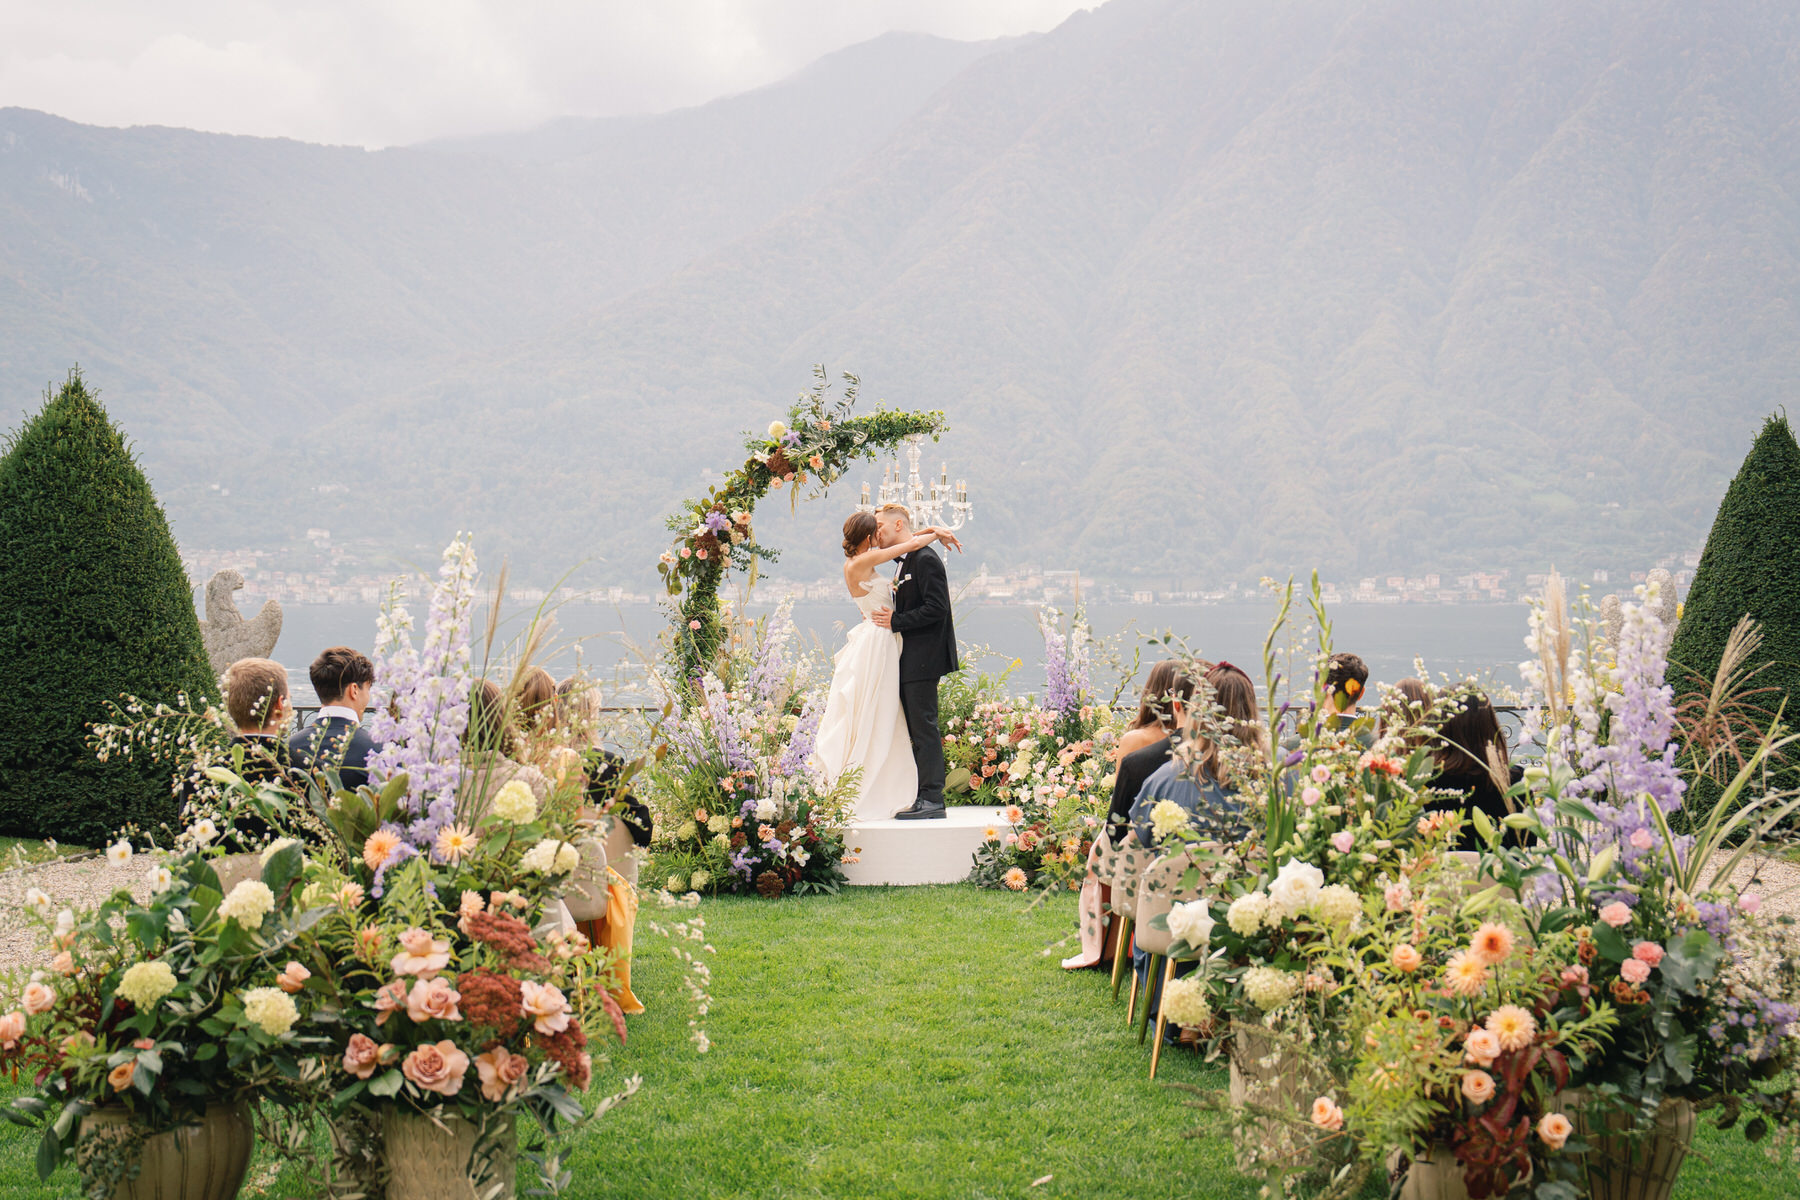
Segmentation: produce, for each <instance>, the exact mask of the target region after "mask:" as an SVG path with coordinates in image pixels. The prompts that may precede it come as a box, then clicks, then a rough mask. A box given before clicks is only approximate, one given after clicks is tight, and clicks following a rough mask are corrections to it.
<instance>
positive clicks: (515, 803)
mask: <svg viewBox="0 0 1800 1200" xmlns="http://www.w3.org/2000/svg"><path fill="white" fill-rule="evenodd" d="M493 813H494V815H495V816H496V817H499V818H500V819H501V820H502V821H510V822H512V823H513V824H514V825H525V824H529V823H530V822H531V821H532V820H533V819H535V818H536V817H537V797H536V796H534V795H532V794H531V788H530V787H529V786H527V785H526V783H525V781H524V780H522V779H511V780H508V781H507V783H506V786H505V787H503V788H501V789H500V791H499V792H498V793H496V794H495V796H494V804H493Z"/></svg>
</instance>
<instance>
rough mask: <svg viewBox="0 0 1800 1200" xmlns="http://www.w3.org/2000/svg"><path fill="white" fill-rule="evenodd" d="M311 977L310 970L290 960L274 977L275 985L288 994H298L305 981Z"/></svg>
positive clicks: (304, 985)
mask: <svg viewBox="0 0 1800 1200" xmlns="http://www.w3.org/2000/svg"><path fill="white" fill-rule="evenodd" d="M311 978H312V972H311V971H309V970H307V969H306V968H305V967H303V966H301V965H300V964H299V963H297V962H291V963H289V964H288V965H287V966H285V967H283V968H282V969H281V974H280V975H277V976H276V977H275V986H276V987H278V988H280V989H281V990H282V991H284V992H286V993H287V994H288V995H290V996H293V995H298V994H299V993H300V991H301V990H302V989H304V988H305V987H306V981H307V980H309V979H311Z"/></svg>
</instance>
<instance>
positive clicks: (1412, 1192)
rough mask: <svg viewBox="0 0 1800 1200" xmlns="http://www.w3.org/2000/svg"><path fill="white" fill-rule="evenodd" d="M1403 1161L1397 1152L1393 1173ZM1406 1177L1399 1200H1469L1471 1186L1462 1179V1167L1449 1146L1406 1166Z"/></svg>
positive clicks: (1392, 1164) (1431, 1150)
mask: <svg viewBox="0 0 1800 1200" xmlns="http://www.w3.org/2000/svg"><path fill="white" fill-rule="evenodd" d="M1401 1162H1402V1159H1401V1157H1400V1155H1399V1153H1398V1152H1396V1153H1395V1155H1394V1157H1393V1159H1391V1160H1390V1162H1389V1169H1390V1170H1399V1169H1400V1163H1401ZM1405 1170H1406V1177H1405V1178H1404V1179H1403V1180H1401V1182H1400V1200H1469V1185H1468V1183H1467V1182H1466V1181H1465V1180H1464V1179H1463V1165H1462V1164H1461V1163H1459V1162H1457V1161H1456V1155H1455V1153H1454V1152H1452V1151H1451V1149H1450V1147H1448V1146H1433V1147H1432V1148H1431V1149H1430V1150H1427V1151H1426V1152H1425V1153H1424V1154H1421V1155H1420V1156H1419V1157H1417V1158H1415V1159H1413V1160H1412V1161H1411V1162H1409V1163H1407V1164H1406V1167H1405Z"/></svg>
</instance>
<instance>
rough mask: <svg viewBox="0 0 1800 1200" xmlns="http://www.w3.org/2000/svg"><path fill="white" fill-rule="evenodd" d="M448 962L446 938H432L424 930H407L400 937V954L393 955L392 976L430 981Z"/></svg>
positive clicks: (448, 954)
mask: <svg viewBox="0 0 1800 1200" xmlns="http://www.w3.org/2000/svg"><path fill="white" fill-rule="evenodd" d="M449 962H450V940H449V939H448V938H434V937H432V936H431V933H430V932H429V931H428V930H424V929H408V930H407V931H406V932H405V933H403V934H401V935H400V953H398V954H396V955H394V962H393V967H394V974H396V975H417V976H419V977H420V978H421V979H430V978H431V977H432V976H433V975H436V974H437V973H438V972H439V971H441V970H443V969H444V968H445V967H446V966H448V965H449Z"/></svg>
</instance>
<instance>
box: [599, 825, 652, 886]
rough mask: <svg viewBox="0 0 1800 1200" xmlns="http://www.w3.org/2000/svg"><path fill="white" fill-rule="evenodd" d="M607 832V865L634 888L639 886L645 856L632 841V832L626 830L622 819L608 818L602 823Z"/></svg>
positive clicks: (605, 843)
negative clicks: (640, 868)
mask: <svg viewBox="0 0 1800 1200" xmlns="http://www.w3.org/2000/svg"><path fill="white" fill-rule="evenodd" d="M601 825H602V827H603V828H604V829H605V830H606V841H605V842H604V843H603V844H604V845H605V847H606V865H607V866H609V867H611V868H612V869H613V870H615V871H617V872H618V873H619V874H620V875H621V876H622V877H623V878H624V880H625V882H626V883H629V884H630V885H631V886H632V887H636V886H637V881H638V867H639V866H641V865H642V864H643V860H644V856H643V853H642V852H641V851H639V850H638V848H637V843H636V842H634V841H632V838H631V830H630V829H628V828H626V826H625V820H624V818H622V817H616V816H612V817H606V818H604V819H603V820H602V821H601Z"/></svg>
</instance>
